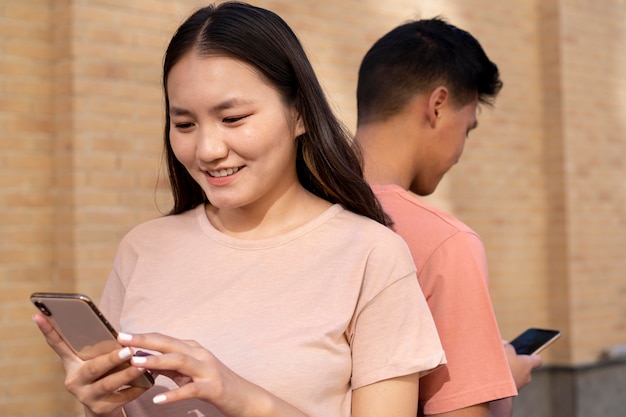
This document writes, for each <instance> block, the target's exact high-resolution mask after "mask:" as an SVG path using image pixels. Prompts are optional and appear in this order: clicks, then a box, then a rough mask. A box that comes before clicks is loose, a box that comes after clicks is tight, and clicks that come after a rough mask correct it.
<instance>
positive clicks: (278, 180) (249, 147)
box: [167, 53, 304, 209]
mask: <svg viewBox="0 0 626 417" xmlns="http://www.w3.org/2000/svg"><path fill="white" fill-rule="evenodd" d="M167 91H168V98H169V106H170V107H169V116H170V143H171V146H172V149H173V151H174V154H175V155H176V158H177V159H178V160H179V161H180V162H181V163H182V164H183V165H184V166H185V168H186V169H187V171H188V172H189V174H190V175H191V176H192V177H193V179H194V180H195V181H196V182H197V183H198V184H199V185H200V187H202V189H203V190H204V192H205V193H206V195H207V197H208V199H209V201H210V202H211V204H212V205H213V206H215V207H217V208H220V209H233V208H247V207H251V206H254V205H259V204H261V205H262V206H265V207H269V206H271V205H272V204H273V203H274V202H276V201H277V200H278V199H279V198H280V197H281V196H283V195H285V194H286V193H287V192H288V191H289V190H292V189H294V188H295V187H299V186H300V185H299V182H298V177H297V173H296V163H295V161H296V145H297V144H296V137H297V136H299V135H301V134H302V133H304V128H303V126H302V123H301V121H300V119H299V118H298V117H297V112H296V111H295V109H293V108H289V107H287V106H286V105H285V104H284V102H283V100H282V98H281V97H280V95H279V94H278V92H277V90H276V89H275V88H274V87H273V86H272V85H270V84H269V83H268V82H266V81H265V79H264V78H262V76H261V75H260V74H259V73H258V72H257V71H256V70H255V69H254V68H253V67H252V66H250V65H248V64H246V63H244V62H242V61H239V60H236V59H233V58H228V57H223V56H211V57H201V56H198V55H197V54H195V53H188V54H187V55H185V56H184V57H183V58H182V59H181V60H180V61H179V62H178V63H176V64H175V65H174V66H173V67H172V69H171V71H170V73H169V77H168V79H167Z"/></svg>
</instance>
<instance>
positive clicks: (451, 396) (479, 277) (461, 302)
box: [419, 232, 517, 414]
mask: <svg viewBox="0 0 626 417" xmlns="http://www.w3.org/2000/svg"><path fill="white" fill-rule="evenodd" d="M419 277H420V280H421V285H422V287H423V289H424V293H425V294H426V295H427V297H428V304H429V307H430V309H431V311H432V314H433V317H434V319H435V323H436V325H437V330H438V332H439V336H440V338H441V342H442V345H443V348H444V350H445V352H446V358H447V361H448V363H447V364H446V365H445V366H443V367H441V368H439V369H437V370H435V371H434V372H432V373H431V374H429V375H427V376H425V377H424V378H423V379H422V380H420V402H421V403H422V404H423V407H424V411H425V413H426V414H438V413H443V412H448V411H451V410H456V409H461V408H465V407H468V406H470V405H474V404H480V403H484V402H488V401H493V400H496V399H500V398H505V397H510V396H513V395H516V394H517V390H516V388H515V383H514V381H513V378H512V376H511V372H510V369H509V365H508V361H507V359H506V356H505V353H504V349H503V345H502V340H501V338H500V331H499V329H498V325H497V321H496V318H495V314H494V312H493V307H492V303H491V298H490V295H489V288H488V282H487V264H486V256H485V252H484V246H483V244H482V242H481V241H480V238H479V237H478V236H477V235H475V234H473V233H467V232H460V233H457V234H455V235H454V236H452V237H451V238H449V239H448V240H447V241H446V242H445V243H444V244H443V245H441V246H440V247H439V248H438V249H437V250H436V251H435V252H434V253H433V254H432V256H431V257H430V259H429V260H428V261H427V262H426V264H425V265H424V267H423V269H422V271H420V274H419ZM426 277H427V278H426Z"/></svg>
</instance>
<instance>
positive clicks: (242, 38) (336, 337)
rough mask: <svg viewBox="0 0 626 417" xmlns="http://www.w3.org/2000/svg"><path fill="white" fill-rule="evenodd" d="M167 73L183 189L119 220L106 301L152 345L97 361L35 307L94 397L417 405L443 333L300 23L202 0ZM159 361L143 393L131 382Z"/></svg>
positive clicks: (292, 408) (406, 410)
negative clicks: (300, 34) (74, 347)
mask: <svg viewBox="0 0 626 417" xmlns="http://www.w3.org/2000/svg"><path fill="white" fill-rule="evenodd" d="M163 85H164V89H165V104H166V124H165V136H164V138H165V152H166V157H167V163H168V169H169V173H170V181H171V184H172V190H173V194H174V201H175V204H174V207H173V209H172V211H171V213H170V214H169V215H167V216H164V217H162V218H159V219H155V220H152V221H148V222H146V223H143V224H140V225H138V226H137V227H135V228H134V229H133V230H131V231H130V232H129V233H128V234H127V235H126V236H125V237H124V238H123V240H122V242H121V243H120V246H119V248H118V252H117V256H116V258H115V260H114V264H113V269H112V271H111V273H110V275H109V279H108V280H107V283H106V287H105V290H104V294H103V297H102V301H101V304H100V307H101V310H102V311H103V313H104V314H105V315H106V316H107V317H108V319H109V321H110V322H111V323H112V325H113V326H114V327H115V328H117V329H120V330H122V332H121V333H120V335H119V338H118V341H119V342H120V343H121V344H122V345H124V346H127V347H132V349H133V350H135V349H139V350H142V351H150V352H153V353H156V354H155V355H151V356H147V357H146V356H138V355H136V356H135V357H133V359H132V363H133V365H134V367H131V368H128V369H126V370H124V371H120V372H111V370H112V369H113V368H115V367H116V366H117V365H118V364H119V363H121V362H124V361H125V360H128V357H127V356H125V355H124V353H127V352H128V349H126V350H123V349H121V350H120V349H118V350H114V351H112V352H110V353H105V354H103V355H101V356H98V357H96V358H94V359H92V360H89V361H85V362H83V361H81V360H79V359H78V358H77V357H75V356H74V355H73V354H72V353H71V352H70V350H69V349H68V347H67V346H66V345H65V344H64V343H63V342H62V341H61V340H59V337H58V335H57V334H56V333H55V332H54V330H53V329H52V327H51V326H50V324H49V323H48V321H47V320H46V318H45V317H44V316H43V315H38V316H37V317H36V321H37V323H38V325H39V327H40V329H41V330H42V332H43V333H44V335H45V337H46V338H47V340H48V342H49V343H50V345H51V346H52V347H53V349H54V350H55V351H56V352H57V354H58V355H59V356H60V357H61V358H62V360H63V363H64V367H65V371H66V373H67V376H66V381H68V382H67V387H68V389H69V390H70V392H71V393H72V394H74V395H75V396H76V398H77V399H79V401H80V402H81V403H83V404H84V406H85V410H86V414H87V415H88V416H95V415H97V416H120V415H121V414H122V413H123V412H125V413H126V414H127V415H128V416H129V417H131V416H132V417H136V416H156V415H168V416H178V415H180V416H182V415H190V414H197V415H204V416H207V417H208V416H215V417H218V416H233V417H235V416H241V417H243V416H305V415H309V416H320V417H321V416H341V417H348V416H354V417H370V416H372V417H373V416H376V417H387V416H391V415H393V416H396V417H414V416H415V415H416V412H417V398H418V397H417V394H418V388H419V384H418V379H419V377H420V374H422V373H424V372H427V371H429V370H431V369H433V368H436V367H437V366H439V365H441V364H442V363H444V362H445V358H444V355H443V351H442V348H441V345H440V342H439V338H438V336H437V333H436V330H435V327H434V323H433V320H432V317H431V315H430V312H429V310H428V307H427V304H426V301H425V299H424V296H423V294H422V292H421V290H420V289H419V285H418V282H417V279H416V275H415V266H414V264H413V261H412V259H411V255H410V253H409V251H408V248H407V246H406V244H405V243H404V241H403V240H402V239H401V238H400V237H399V236H398V235H396V234H395V233H393V232H392V231H391V230H390V229H388V228H387V227H386V223H387V217H386V215H385V214H384V212H383V211H382V210H381V208H380V205H379V204H378V202H377V200H376V199H375V197H374V195H373V193H372V191H371V190H370V188H369V186H368V185H367V183H366V182H365V180H364V179H363V177H362V172H361V168H360V159H359V155H358V154H357V153H356V152H355V150H354V149H353V147H352V143H351V140H350V138H349V136H348V135H347V133H346V130H345V129H344V127H343V126H342V124H341V123H340V122H339V121H338V120H337V119H336V118H335V116H334V115H333V113H332V111H331V110H330V106H329V104H328V102H327V100H326V98H325V96H324V94H323V92H322V89H321V87H320V84H319V82H318V81H317V79H316V77H315V74H314V72H313V70H312V68H311V65H310V63H309V61H308V59H307V57H306V55H305V53H304V51H303V49H302V47H301V45H300V43H299V41H298V39H297V37H296V36H295V34H294V33H293V32H292V31H291V29H290V28H289V27H288V26H287V25H286V24H285V22H284V21H283V20H282V19H281V18H280V17H278V16H277V15H276V14H274V13H272V12H270V11H268V10H264V9H260V8H256V7H253V6H250V5H247V4H243V3H222V4H221V5H219V6H209V7H206V8H203V9H200V10H199V11H197V12H195V13H194V14H193V15H192V16H191V17H190V18H189V19H188V20H186V21H185V22H184V23H183V25H182V26H181V27H180V28H179V29H178V31H177V32H176V34H175V35H174V37H173V38H172V40H171V42H170V45H169V47H168V49H167V51H166V54H165V59H164V72H163ZM174 287H175V290H172V289H173V288H174ZM155 310H156V311H158V314H156V315H155V314H154V312H155ZM383 352H384V354H383ZM145 369H149V370H151V371H152V372H153V373H155V374H156V375H158V376H157V378H156V381H155V385H154V387H152V388H150V390H149V391H148V392H147V393H144V391H143V390H138V389H127V390H120V389H119V388H120V387H121V386H124V385H125V384H127V383H128V381H131V380H132V379H133V378H135V377H136V376H137V375H138V374H140V373H142V372H144V371H145Z"/></svg>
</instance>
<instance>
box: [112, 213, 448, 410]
mask: <svg viewBox="0 0 626 417" xmlns="http://www.w3.org/2000/svg"><path fill="white" fill-rule="evenodd" d="M100 306H101V308H102V310H103V312H104V314H105V315H106V316H107V317H108V318H109V319H110V321H111V322H112V324H113V326H114V327H116V328H117V329H118V330H121V331H124V332H130V333H142V332H161V333H164V334H167V335H170V336H174V337H178V338H181V339H193V340H196V341H197V342H199V343H200V344H202V345H203V346H204V347H206V348H207V349H208V350H210V351H211V352H212V353H213V354H214V355H216V357H217V358H218V359H220V360H221V361H222V362H223V363H225V364H226V365H227V366H229V367H230V368H231V369H232V370H233V371H235V372H237V373H238V374H239V375H241V376H242V377H244V378H246V379H248V380H249V381H251V382H253V383H255V384H258V385H259V386H261V387H263V388H265V389H266V390H268V391H269V392H272V393H273V394H274V395H276V396H278V397H280V398H282V399H283V400H285V401H287V402H289V403H291V404H292V405H294V406H296V407H298V408H299V409H300V410H302V411H303V412H305V413H307V414H308V415H310V416H319V417H333V416H350V414H351V411H350V408H351V392H352V390H353V389H356V388H359V387H362V386H364V385H368V384H371V383H374V382H377V381H380V380H384V379H388V378H393V377H397V376H402V375H407V374H411V373H415V372H424V373H425V372H426V371H428V370H431V369H433V368H435V367H437V366H438V365H440V364H442V363H444V362H445V358H444V354H443V350H442V348H441V345H440V342H439V338H438V336H437V333H436V330H435V326H434V323H433V320H432V316H431V315H430V312H429V310H428V307H427V304H426V302H425V300H424V297H423V295H422V293H421V290H420V288H419V285H418V282H417V279H416V276H415V266H414V264H413V261H412V259H411V255H410V253H409V251H408V248H407V246H406V244H405V243H404V241H403V240H402V239H401V238H400V237H399V236H398V235H396V234H395V233H393V232H392V231H391V230H389V229H388V228H386V227H384V226H382V225H380V224H378V223H376V222H374V221H372V220H370V219H367V218H365V217H362V216H358V215H355V214H354V213H351V212H349V211H347V210H344V209H343V208H342V207H341V206H339V205H334V206H332V207H331V208H329V209H328V210H327V211H326V212H324V213H323V214H322V215H320V216H319V217H318V218H316V219H314V220H313V221H311V222H309V223H307V224H306V225H304V226H302V227H300V228H298V229H296V230H292V231H290V232H289V233H286V234H283V235H281V236H277V237H274V238H270V239H263V240H240V239H236V238H233V237H231V236H227V235H224V234H222V233H220V232H219V231H217V230H216V229H214V228H213V227H212V225H211V224H210V223H209V221H208V220H207V218H206V215H205V211H204V207H202V206H199V207H197V208H196V209H193V210H190V211H188V212H185V213H183V214H180V215H176V216H166V217H163V218H159V219H156V220H153V221H149V222H146V223H144V224H142V225H139V226H138V227H136V228H135V229H133V230H132V231H131V232H130V233H129V234H128V235H127V236H126V237H125V238H124V239H123V240H122V242H121V244H120V247H119V250H118V253H117V256H116V259H115V262H114V267H113V270H112V272H111V275H110V277H109V279H108V281H107V284H106V287H105V291H104V295H103V298H102V301H101V305H100ZM173 386H174V385H173V383H172V382H171V381H170V380H169V379H167V378H165V377H163V376H159V377H158V378H157V383H156V385H155V387H153V388H152V389H151V390H149V391H148V393H146V394H144V395H142V396H141V397H140V398H139V399H138V400H136V401H135V402H133V403H131V404H128V405H127V406H126V411H127V413H128V416H129V417H131V416H132V417H134V416H146V417H147V416H150V417H154V416H168V417H183V416H207V417H208V416H221V415H222V414H221V413H219V412H218V411H217V410H215V409H214V408H213V407H212V406H210V405H209V404H207V403H205V402H202V401H198V400H193V401H182V402H179V403H176V404H168V405H158V406H157V405H154V404H153V403H152V397H153V396H154V395H156V394H157V393H160V392H164V391H166V390H168V389H170V388H171V387H173ZM168 387H170V388H168Z"/></svg>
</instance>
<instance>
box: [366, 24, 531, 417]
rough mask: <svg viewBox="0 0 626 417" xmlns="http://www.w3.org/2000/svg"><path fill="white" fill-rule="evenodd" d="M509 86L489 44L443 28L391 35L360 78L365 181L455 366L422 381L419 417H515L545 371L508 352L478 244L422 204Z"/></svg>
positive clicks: (404, 29) (408, 27)
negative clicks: (516, 404)
mask: <svg viewBox="0 0 626 417" xmlns="http://www.w3.org/2000/svg"><path fill="white" fill-rule="evenodd" d="M501 87H502V82H501V80H500V78H499V73H498V68H497V66H496V65H495V64H494V63H493V62H491V61H490V60H489V58H488V57H487V56H486V54H485V52H484V51H483V49H482V47H481V45H480V44H479V42H478V41H477V40H476V39H475V38H474V37H473V36H472V35H470V34H469V33H468V32H466V31H463V30H461V29H459V28H456V27H454V26H452V25H450V24H448V23H446V22H445V21H443V20H442V19H439V18H434V19H425V20H418V21H413V22H410V23H406V24H404V25H401V26H399V27H397V28H395V29H393V30H392V31H391V32H389V33H387V34H386V35H385V36H383V37H382V38H381V39H380V40H378V41H377V42H376V43H375V44H374V45H373V46H372V48H371V49H370V50H369V52H368V53H367V54H366V55H365V57H364V59H363V62H362V64H361V67H360V70H359V81H358V89H357V100H358V103H357V104H358V125H357V133H356V140H357V142H358V143H359V144H360V146H361V147H362V150H363V153H364V159H365V166H364V172H365V177H366V179H367V180H368V182H369V184H370V185H371V186H372V188H373V190H374V192H375V193H376V195H377V196H378V198H379V199H380V201H381V203H382V205H383V208H384V209H385V211H386V212H387V213H388V214H389V215H390V216H391V218H392V220H393V221H394V226H393V227H394V229H395V230H396V232H398V233H399V234H400V235H401V236H402V237H403V238H404V239H405V240H406V241H407V243H408V244H409V246H410V248H411V251H412V253H413V258H414V260H415V263H416V265H417V271H418V279H419V281H420V285H421V286H422V290H423V292H424V294H425V296H426V298H427V300H428V304H429V306H430V308H431V311H432V313H433V316H434V318H435V323H436V325H437V329H438V331H439V334H440V337H441V341H442V344H443V347H444V350H445V352H446V357H447V360H448V364H447V365H445V366H443V367H440V368H439V369H437V370H436V371H434V372H433V373H431V374H429V375H427V376H425V377H423V378H421V379H420V389H419V392H420V413H421V414H420V415H429V416H431V415H438V416H455V417H461V416H463V417H470V416H471V417H477V416H498V417H501V416H510V415H511V414H512V397H513V396H515V395H516V394H517V389H519V388H521V387H522V386H524V385H525V384H527V383H528V382H530V373H531V371H532V369H533V368H535V367H537V366H539V365H540V364H541V357H540V356H538V355H533V356H527V355H516V354H515V351H514V349H513V348H512V346H510V345H508V344H505V345H504V348H503V342H502V340H501V337H500V332H499V329H498V325H497V322H496V318H495V316H494V312H493V306H492V304H491V299H490V296H489V290H488V276H487V261H486V256H485V251H484V246H483V244H482V242H481V240H480V238H479V236H478V235H477V234H476V233H475V232H474V231H472V230H471V229H470V228H469V227H468V226H466V225H465V224H463V223H462V222H461V221H459V220H458V219H456V218H454V217H453V216H451V215H449V214H447V213H444V212H442V211H440V210H438V209H436V208H434V207H431V206H429V205H427V204H425V203H423V202H421V201H420V200H419V199H418V198H416V197H415V195H414V194H417V195H421V196H424V195H428V194H431V193H432V192H433V191H435V189H436V187H437V185H438V183H439V181H440V180H441V178H442V177H443V176H444V175H445V173H446V172H448V170H449V169H450V168H452V166H453V165H454V164H455V163H457V162H458V160H459V158H460V157H461V153H462V152H463V146H464V145H465V140H466V138H467V135H468V134H469V132H470V131H471V130H473V129H474V128H476V126H477V121H476V112H477V108H478V106H479V104H485V105H490V104H491V103H492V101H493V100H494V99H495V97H496V95H497V94H498V92H499V91H500V89H501ZM409 191H410V192H413V193H414V194H411V193H410V192H409Z"/></svg>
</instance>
